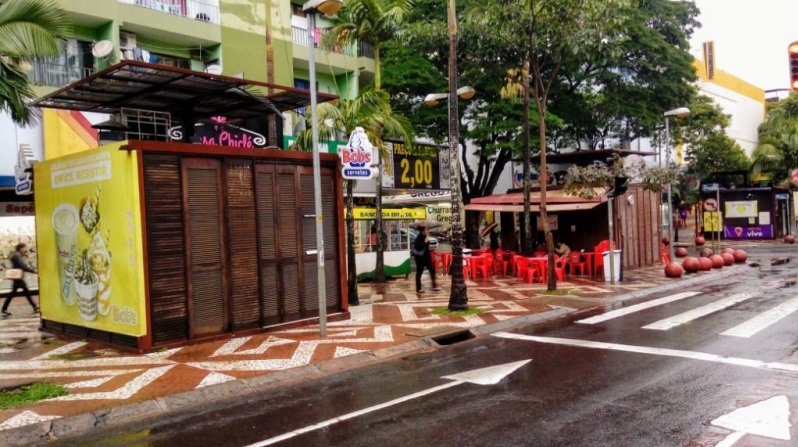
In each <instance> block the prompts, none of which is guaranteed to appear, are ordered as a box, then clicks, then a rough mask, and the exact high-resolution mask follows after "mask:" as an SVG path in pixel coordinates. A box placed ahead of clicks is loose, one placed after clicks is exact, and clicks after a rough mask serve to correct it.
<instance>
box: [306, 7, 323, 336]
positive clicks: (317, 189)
mask: <svg viewBox="0 0 798 447" xmlns="http://www.w3.org/2000/svg"><path fill="white" fill-rule="evenodd" d="M315 28H316V13H314V12H311V13H309V14H308V37H309V41H308V48H309V51H308V63H309V64H310V65H309V68H308V71H309V72H310V125H311V135H312V136H313V137H312V138H313V141H312V143H313V191H314V193H313V196H314V197H313V199H314V200H313V203H314V212H315V216H314V217H315V218H316V260H317V263H318V280H317V282H318V286H319V290H318V292H319V336H320V337H322V338H324V337H326V336H327V285H326V281H325V276H324V214H323V211H322V207H321V162H320V161H319V123H318V117H317V116H316V101H317V100H316V55H315V48H314V47H315V46H316V40H315V39H314V31H315Z"/></svg>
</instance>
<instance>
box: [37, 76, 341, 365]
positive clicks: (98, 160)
mask: <svg viewBox="0 0 798 447" xmlns="http://www.w3.org/2000/svg"><path fill="white" fill-rule="evenodd" d="M126 68H127V69H131V68H132V69H133V70H127V71H126ZM126 76H134V77H135V78H136V83H133V84H131V83H130V82H129V80H128V81H124V79H125V77H126ZM98 77H99V78H98ZM155 79H157V87H155V85H156V84H153V85H151V86H148V85H147V82H148V81H149V80H155ZM167 79H172V80H173V83H172V84H169V82H167V81H166V80H167ZM94 81H98V82H99V83H97V82H94ZM100 81H101V82H100ZM81 82H82V83H81ZM81 82H79V83H76V84H73V85H72V86H70V87H67V88H65V89H62V90H61V91H59V92H56V93H54V94H53V95H50V96H48V97H45V98H43V99H42V100H40V103H41V104H40V105H42V106H45V107H54V108H58V107H60V106H63V107H67V106H68V107H70V108H76V109H80V108H81V107H85V110H89V111H100V112H103V111H104V112H106V113H108V112H113V109H112V106H111V105H100V106H98V105H97V104H96V102H95V101H94V100H92V99H91V98H87V97H86V96H85V94H83V93H84V92H85V91H87V90H90V89H92V88H99V84H112V83H114V82H119V83H123V84H124V85H126V86H128V87H127V88H128V89H129V88H132V87H131V85H134V86H136V87H139V88H141V91H135V92H130V91H128V90H125V91H124V92H123V93H119V91H118V90H113V89H112V91H111V92H110V93H109V92H106V93H107V96H102V95H98V96H102V97H104V98H108V97H111V96H113V95H117V96H115V97H114V98H113V99H112V100H111V99H109V102H110V103H112V104H113V107H120V106H125V105H128V106H129V105H132V104H131V101H132V102H133V103H135V102H137V101H140V102H148V103H149V104H150V106H151V107H156V106H157V107H163V108H169V107H173V106H174V104H175V103H174V102H172V100H173V99H174V98H173V97H172V96H169V92H172V94H173V95H178V96H181V98H182V99H181V100H180V101H179V102H180V104H183V103H192V104H193V105H194V108H193V110H192V112H193V114H192V116H195V117H197V118H199V117H202V116H204V114H205V113H213V112H212V111H211V110H213V107H215V108H218V109H221V110H223V111H225V113H226V115H227V116H228V117H232V118H250V117H252V116H258V115H259V116H261V117H264V116H265V115H267V114H268V113H278V112H279V109H282V108H286V109H287V108H290V107H297V106H298V105H301V104H303V101H305V100H306V98H308V97H307V95H306V92H300V91H296V90H295V89H293V90H291V91H288V92H287V93H286V92H283V93H278V94H276V95H272V96H269V97H267V98H269V99H268V100H265V99H263V98H255V97H250V96H247V95H246V94H244V93H243V90H239V91H231V90H234V88H233V87H231V85H230V84H232V83H242V82H244V81H242V80H240V79H235V78H229V79H228V78H224V77H217V76H213V75H208V74H205V73H194V72H189V71H187V70H179V69H170V68H161V67H152V66H150V65H149V64H143V65H142V64H141V63H138V64H132V65H131V64H129V63H128V64H123V65H122V66H121V67H120V66H115V67H112V68H110V69H108V70H105V71H103V72H100V73H99V74H98V75H95V77H92V78H88V79H87V80H84V81H81ZM93 82H94V83H93ZM211 87H212V89H213V91H212V92H209V91H208V90H211ZM203 90H205V91H203ZM190 92H194V93H195V94H197V95H199V96H197V97H196V99H194V100H192V101H189V100H186V99H185V98H183V96H185V95H189V94H190ZM228 94H229V95H232V96H227V95H228ZM76 98H87V99H86V100H85V102H81V101H80V100H79V99H76ZM159 101H160V102H159ZM212 106H213V107H212ZM203 110H207V112H202V113H198V112H200V111H203ZM183 115H184V116H183V117H182V118H183V119H182V120H181V121H182V127H183V130H184V133H183V135H181V138H182V139H184V140H191V138H190V137H191V136H192V135H186V133H189V134H190V133H191V130H192V129H194V125H193V123H191V120H190V119H188V118H186V116H185V115H188V114H187V113H185V111H184V114H183ZM168 128H169V127H168V126H165V127H164V129H168ZM187 129H188V130H187ZM156 130H157V129H156ZM228 130H229V129H224V131H228ZM150 135H154V136H155V137H159V136H160V135H158V134H157V133H150ZM128 137H130V133H128ZM163 137H164V138H163V139H164V140H168V138H166V136H165V135H163ZM206 140H207V137H206ZM276 140H277V141H279V140H280V139H279V138H276ZM197 143H201V141H199V142H197ZM217 143H218V142H217ZM233 146H234V147H225V146H222V145H219V144H216V145H208V144H190V143H188V142H170V141H145V140H139V139H131V140H127V141H121V142H117V143H113V144H108V145H104V146H102V147H100V148H97V149H91V150H84V151H80V152H77V153H72V154H68V155H64V156H60V157H57V158H53V159H48V160H46V161H43V162H40V163H37V164H36V165H35V167H34V178H35V179H36V181H35V197H36V232H37V237H38V241H39V273H40V284H39V287H40V300H41V309H42V319H43V326H44V328H45V329H47V330H50V331H59V332H64V333H68V334H71V335H80V336H86V337H92V338H98V339H102V340H105V341H108V342H111V343H114V344H116V345H120V346H126V347H130V348H134V349H138V350H142V351H146V350H151V349H153V348H157V347H161V346H173V345H181V344H185V343H189V342H192V341H194V340H198V339H203V338H209V337H219V336H229V335H230V334H233V333H236V334H241V333H246V332H248V331H252V332H254V331H261V330H262V329H263V328H266V327H270V326H275V325H285V324H302V322H303V321H305V322H307V321H312V320H313V319H314V318H317V317H318V315H319V302H318V296H319V290H318V281H317V279H318V277H317V273H318V257H317V251H316V231H315V229H316V225H315V223H316V215H315V208H314V196H315V193H316V192H315V191H314V188H313V183H314V182H313V180H314V175H313V167H312V166H313V160H312V154H311V153H309V152H297V151H283V150H279V148H268V149H253V148H249V147H242V146H240V145H233ZM320 162H321V168H320V171H319V175H320V178H321V182H322V187H321V191H320V193H321V194H322V203H323V211H322V212H323V216H324V218H323V219H322V221H323V235H324V246H325V250H324V253H323V256H324V262H323V264H324V266H325V268H324V275H325V292H326V303H325V305H326V310H327V313H328V314H329V315H330V319H337V318H345V317H347V303H346V300H345V296H346V295H345V290H346V274H345V262H344V256H345V249H344V248H345V246H344V243H343V240H344V235H343V228H344V226H343V210H342V209H343V191H342V179H341V175H340V169H338V158H337V157H336V156H335V155H332V154H321V156H320Z"/></svg>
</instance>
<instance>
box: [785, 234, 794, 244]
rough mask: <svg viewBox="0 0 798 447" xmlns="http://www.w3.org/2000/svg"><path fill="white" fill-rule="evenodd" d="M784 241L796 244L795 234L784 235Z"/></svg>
mask: <svg viewBox="0 0 798 447" xmlns="http://www.w3.org/2000/svg"><path fill="white" fill-rule="evenodd" d="M784 243H785V244H794V243H795V236H793V235H791V234H788V235H786V236H784Z"/></svg>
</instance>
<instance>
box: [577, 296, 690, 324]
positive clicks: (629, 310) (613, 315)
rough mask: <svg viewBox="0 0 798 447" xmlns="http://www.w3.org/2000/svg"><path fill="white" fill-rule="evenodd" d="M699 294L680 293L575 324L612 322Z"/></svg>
mask: <svg viewBox="0 0 798 447" xmlns="http://www.w3.org/2000/svg"><path fill="white" fill-rule="evenodd" d="M699 294H701V292H681V293H677V294H676V295H669V296H665V297H662V298H657V299H656V300H651V301H646V302H645V303H640V304H635V305H634V306H629V307H624V308H622V309H618V310H613V311H610V312H607V313H604V314H601V315H596V316H595V317H590V318H585V319H584V320H579V321H577V323H582V324H596V323H602V322H604V321H607V320H612V319H613V318H618V317H622V316H624V315H629V314H631V313H634V312H639V311H641V310H645V309H649V308H651V307H656V306H661V305H663V304H668V303H672V302H674V301H679V300H683V299H685V298H690V297H691V296H696V295H699Z"/></svg>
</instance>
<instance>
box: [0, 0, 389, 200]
mask: <svg viewBox="0 0 798 447" xmlns="http://www.w3.org/2000/svg"><path fill="white" fill-rule="evenodd" d="M57 3H59V4H60V5H61V7H62V8H64V9H65V10H66V11H67V13H68V16H69V17H70V19H71V20H72V23H73V24H74V37H73V38H71V39H69V41H68V42H67V43H66V45H65V47H64V50H63V52H62V54H60V55H59V56H57V57H54V58H48V59H42V60H35V61H31V69H30V72H29V75H30V80H31V83H32V84H34V86H35V91H36V93H37V94H38V95H40V96H44V95H46V94H49V93H52V92H54V91H56V90H58V89H59V88H62V87H64V86H66V85H68V84H70V83H72V82H74V81H76V80H78V79H81V78H84V77H86V76H90V75H92V74H93V73H95V72H97V71H98V70H102V69H104V68H106V67H109V66H111V65H113V64H115V63H117V62H119V61H121V60H126V59H133V60H139V61H144V62H151V63H155V64H161V65H166V66H172V67H180V68H186V69H191V70H199V71H206V72H210V73H215V74H223V75H226V76H237V77H244V78H246V79H252V80H256V81H262V82H269V83H273V84H278V85H284V86H291V87H298V88H303V89H307V88H309V81H308V79H309V72H308V69H309V66H308V65H309V64H308V61H309V57H308V50H309V48H308V45H309V44H310V43H311V42H314V43H316V44H317V43H318V42H319V39H320V38H321V35H322V33H324V26H325V25H326V23H325V21H324V20H323V19H320V20H318V21H317V22H318V28H319V30H318V31H317V32H315V33H308V29H307V20H306V18H305V17H304V13H303V12H302V3H301V2H300V1H291V0H248V1H235V0H57ZM311 34H313V35H312V36H311ZM315 60H316V74H317V87H318V91H319V92H323V93H332V94H335V95H338V96H340V97H344V98H346V97H353V96H354V95H356V94H357V92H358V89H359V88H360V86H362V85H364V84H365V83H367V82H369V81H370V80H371V78H372V76H373V72H374V60H373V52H372V51H371V50H370V48H369V47H368V46H366V45H363V44H361V45H353V46H352V47H349V48H335V49H334V50H333V51H326V50H323V49H321V48H317V50H316V57H315ZM266 93H268V92H266ZM303 112H304V111H303V110H297V111H296V112H287V113H285V114H284V123H283V131H284V134H285V135H286V136H289V135H291V134H293V133H296V132H298V131H299V130H301V129H302V128H303V125H304V122H303V115H304V113H303ZM95 115H97V114H91V113H87V114H84V113H78V112H75V113H69V112H66V111H57V112H56V111H52V110H45V111H44V118H43V120H42V122H41V123H38V124H36V125H34V126H29V127H25V128H22V127H18V126H16V125H14V124H13V123H12V122H11V120H10V117H8V116H6V115H3V114H0V133H2V134H3V135H11V136H12V138H7V139H4V142H3V144H4V145H6V147H3V148H2V149H3V150H2V151H0V189H5V190H9V189H13V188H14V185H15V180H14V176H15V167H16V166H18V165H20V163H22V164H24V163H25V160H44V159H46V158H52V157H55V156H60V155H63V152H62V148H64V147H85V148H91V147H96V146H97V144H98V134H97V131H96V129H94V128H92V127H91V126H92V125H94V124H97V123H99V122H102V121H105V120H106V119H108V116H106V115H99V116H95ZM277 144H278V145H283V144H284V143H283V142H277ZM18 159H21V160H22V161H19V160H18Z"/></svg>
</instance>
